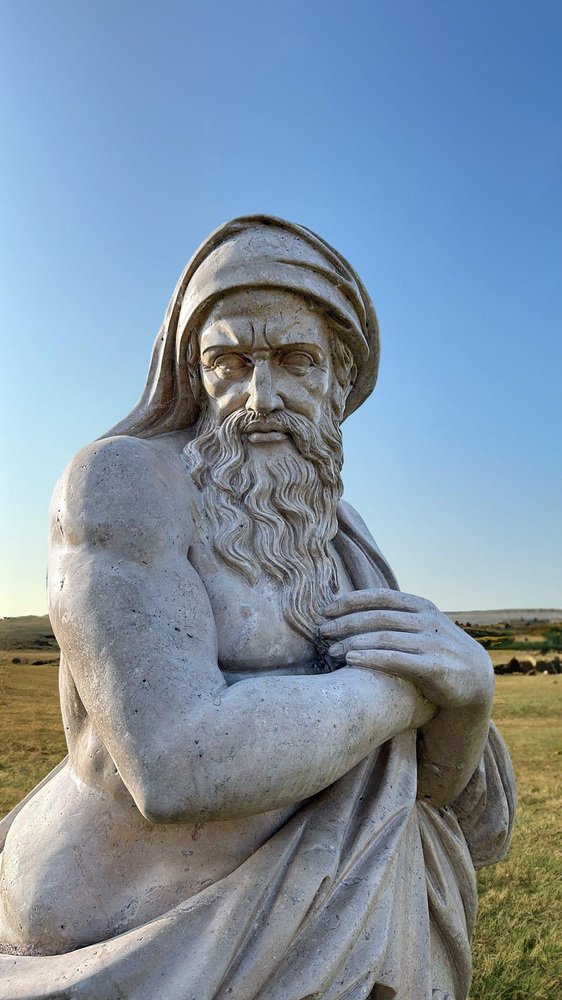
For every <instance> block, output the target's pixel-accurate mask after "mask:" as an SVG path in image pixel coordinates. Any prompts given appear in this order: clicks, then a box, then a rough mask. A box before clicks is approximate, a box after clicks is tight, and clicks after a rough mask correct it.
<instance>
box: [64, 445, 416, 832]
mask: <svg viewBox="0 0 562 1000" xmlns="http://www.w3.org/2000/svg"><path fill="white" fill-rule="evenodd" d="M192 489H193V487H192V486H191V484H190V480H189V476H188V473H187V470H186V469H185V468H184V466H183V463H181V461H180V460H179V459H178V457H177V456H176V455H175V453H174V454H172V452H171V450H169V449H168V445H166V444H165V443H163V442H162V441H159V442H158V441H157V442H145V441H140V440H137V439H132V438H114V439H109V440H107V441H103V442H100V443H97V444H95V445H92V446H90V447H89V448H87V449H85V450H84V451H83V452H81V453H80V454H79V455H78V456H77V458H76V459H75V460H74V462H73V463H72V465H71V466H70V468H69V470H68V471H67V473H66V474H65V475H64V476H63V479H62V480H61V483H60V485H59V487H58V489H57V492H56V494H55V498H54V501H53V520H52V525H53V526H52V546H51V557H50V563H49V595H50V612H51V618H52V622H53V626H54V629H55V632H56V635H57V638H58V640H59V643H60V645H61V649H62V650H63V652H64V654H65V657H66V659H67V662H68V664H69V666H70V669H71V671H72V674H73V677H74V681H75V683H76V687H77V690H78V693H79V695H80V697H81V699H82V701H83V703H84V706H85V708H86V711H87V712H88V715H89V716H90V718H91V720H92V722H93V725H94V726H95V728H96V730H97V732H98V734H99V736H100V738H101V739H102V740H103V742H104V744H105V746H106V747H107V749H108V751H109V753H110V755H111V757H112V758H113V761H114V763H115V766H116V768H117V769H118V771H119V773H120V775H121V778H122V780H123V782H124V783H125V785H126V787H127V788H128V790H129V792H130V793H131V795H132V796H133V798H134V800H135V802H136V804H137V806H138V808H139V810H140V811H141V812H142V813H143V815H144V816H146V817H147V818H148V819H150V820H152V821H154V822H158V821H160V822H172V821H181V820H187V819H192V818H195V817H204V818H228V817H232V816H240V815H245V814H251V813H256V812H262V811H266V810H268V809H272V808H276V807H281V806H284V805H288V804H290V803H292V802H294V801H297V800H299V799H302V798H305V797H307V796H309V795H311V794H313V793H315V792H317V791H319V790H320V789H321V788H323V787H325V786H327V785H328V784H330V783H331V782H332V781H334V780H335V779H336V778H338V777H340V776H341V775H342V774H343V773H345V772H346V771H347V770H349V769H350V768H351V767H353V766H354V765H355V764H356V763H357V762H358V761H359V760H361V759H362V758H363V757H364V756H366V755H367V754H368V753H369V752H370V751H371V750H372V749H374V748H375V747H376V746H378V745H380V744H381V743H383V742H385V741H386V740H387V739H389V738H390V737H392V736H394V735H395V734H396V733H398V732H401V731H403V730H404V729H406V728H408V727H411V726H417V725H420V724H421V723H422V722H425V721H426V720H427V718H428V714H429V713H428V711H427V706H426V704H425V703H424V702H423V699H422V698H421V697H420V696H419V695H418V694H417V692H416V691H415V689H414V687H413V685H411V684H409V683H408V682H407V681H403V680H401V679H398V678H395V677H388V676H385V675H383V674H377V673H370V672H367V671H364V670H357V669H353V668H343V669H341V670H339V671H337V672H335V673H334V674H330V675H326V676H309V677H271V678H256V679H255V680H245V681H242V682H239V683H237V684H234V685H232V686H231V687H227V686H226V684H225V682H224V679H223V677H222V674H221V672H220V670H219V667H218V664H217V640H216V634H215V625H214V619H213V614H212V611H211V607H210V604H209V600H208V597H207V594H206V591H205V589H204V587H203V584H202V582H201V580H200V578H199V577H198V575H197V574H196V572H195V570H194V569H193V567H192V566H191V565H190V563H189V561H188V559H187V552H188V550H189V546H190V542H191V538H192V536H193V531H194V530H196V528H194V525H195V522H196V519H197V515H196V508H195V504H194V503H193V502H190V490H192Z"/></svg>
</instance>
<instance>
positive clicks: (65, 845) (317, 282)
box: [0, 216, 514, 1000]
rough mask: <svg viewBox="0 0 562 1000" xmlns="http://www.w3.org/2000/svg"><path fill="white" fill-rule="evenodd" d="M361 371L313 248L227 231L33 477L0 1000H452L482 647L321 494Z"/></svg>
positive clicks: (336, 496)
mask: <svg viewBox="0 0 562 1000" xmlns="http://www.w3.org/2000/svg"><path fill="white" fill-rule="evenodd" d="M378 357H379V340H378V326H377V320H376V316H375V313H374V310H373V306H372V304H371V301H370V299H369V296H368V295H367V293H366V291H365V289H364V287H363V285H362V284H361V281H360V280H359V278H358V276H357V275H356V273H355V271H354V270H353V268H352V267H351V266H350V265H349V264H348V263H347V261H346V260H344V258H343V257H342V256H341V255H340V254H338V253H337V252H336V251H335V250H333V249H332V248H331V247H329V246H328V244H326V243H325V242H324V241H323V240H321V239H320V238H319V237H317V236H315V235H314V234H313V233H311V232H310V231H308V230H306V229H304V228H302V227H300V226H297V225H293V224H290V223H287V222H283V221H282V220H279V219H273V218H270V217H264V216H256V217H251V218H246V219H238V220H234V221H233V222H231V223H228V224H226V225H224V226H222V227H221V228H220V229H218V230H217V231H216V232H215V233H213V234H212V235H211V236H210V237H209V239H208V240H206V241H205V243H204V244H203V245H202V246H201V247H200V248H199V250H197V252H196V253H195V255H194V256H193V258H192V259H191V261H190V262H189V264H188V265H187V267H186V269H185V271H184V273H183V275H182V276H181V278H180V281H179V283H178V285H177V287H176V290H175V292H174V295H173V297H172V299H171V302H170V305H169V307H168V310H167V313H166V317H165V320H164V323H163V326H162V328H161V330H160V331H159V333H158V336H157V338H156V341H155V345H154V349H153V355H152V361H151V366H150V372H149V376H148V380H147V384H146V388H145V390H144V393H143V395H142V397H141V399H140V400H139V403H138V404H137V406H136V407H135V408H134V409H133V410H132V412H131V413H130V414H129V415H128V416H127V417H126V418H125V419H124V420H123V421H122V422H121V423H120V424H118V425H117V426H116V427H115V428H113V429H112V431H111V432H109V433H108V434H107V435H105V436H104V437H103V438H101V439H100V440H98V441H95V442H94V443H93V444H89V445H87V446H86V447H85V448H84V449H82V451H80V452H79V453H78V455H77V456H76V458H75V459H74V460H73V461H72V462H71V463H70V465H69V467H68V468H67V469H66V470H65V472H64V473H63V476H62V478H61V480H60V481H59V483H58V485H57V488H56V491H55V495H54V498H53V503H52V519H51V524H52V527H51V542H50V555H49V574H48V576H49V607H50V615H51V620H52V623H53V628H54V630H55V634H56V636H57V639H58V641H59V643H60V646H61V654H62V655H61V705H62V714H63V719H64V725H65V731H66V736H67V742H68V758H67V759H65V760H64V761H63V762H62V763H61V765H60V766H59V767H58V768H56V769H55V771H54V772H53V773H52V775H50V776H49V777H48V778H47V779H46V780H45V781H44V782H42V783H41V785H39V786H38V787H37V788H36V789H34V791H33V792H32V793H31V794H30V795H29V796H28V797H27V799H25V800H24V802H23V803H21V804H20V806H18V807H17V808H16V809H15V810H13V812H12V813H11V814H10V815H9V816H8V817H6V819H5V820H4V821H3V823H2V825H1V827H0V832H1V841H0V842H1V843H3V850H2V854H1V881H0V941H1V942H2V945H1V950H2V954H1V955H0V998H3V1000H8V998H9V1000H23V998H28V1000H29V998H39V997H51V998H55V997H57V998H60V997H72V998H74V997H82V998H87V1000H95V998H101V1000H113V998H115V1000H117V998H131V1000H152V998H164V1000H189V998H191V1000H219V998H221V1000H223V998H224V1000H226V998H229V997H230V998H235V1000H258V998H259V1000H305V998H318V1000H319V998H322V1000H343V998H347V1000H366V998H368V997H371V998H376V1000H383V998H391V997H396V998H398V1000H428V998H430V997H432V996H440V997H443V996H448V997H450V998H451V1000H465V998H466V997H467V994H468V988H469V982H470V971H471V961H470V936H471V932H472V928H473V924H474V918H475V912H476V893H475V876H474V868H475V866H478V865H483V864H491V863H493V862H495V861H497V860H498V859H500V858H502V857H503V856H504V854H505V852H506V850H507V845H508V841H509V835H510V829H511V823H512V818H513V805H514V784H513V775H512V771H511V766H510V763H509V756H508V754H507V751H506V749H505V746H504V744H503V742H502V740H501V737H500V736H499V734H498V732H497V730H496V729H495V727H494V726H493V724H491V722H490V710H491V703H492V693H493V671H492V668H491V664H490V661H489V658H488V656H487V654H486V653H485V652H484V650H483V649H482V648H481V647H480V646H479V645H478V644H477V643H476V642H474V641H473V640H472V639H471V638H470V637H468V636H467V635H466V634H465V633H464V632H463V631H461V630H460V629H458V628H457V627H456V626H455V625H454V624H453V623H452V622H451V621H449V619H448V618H447V617H446V616H445V615H444V614H442V613H441V612H440V611H439V610H438V609H437V608H436V607H435V605H434V604H432V603H431V601H428V600H426V599H424V598H422V597H418V596H414V595H411V594H405V593H402V592H401V591H400V590H399V589H398V585H397V583H396V580H395V578H394V575H393V573H392V571H391V569H390V567H389V565H388V563H387V562H386V560H385V559H384V557H383V556H382V555H381V553H380V552H379V550H378V548H377V546H376V545H375V543H374V541H373V539H372V538H371V535H370V533H369V531H368V529H367V527H366V526H365V524H364V523H363V521H362V520H361V518H360V517H359V515H358V514H357V513H356V512H355V511H354V510H353V509H352V508H351V507H350V506H349V505H348V504H346V503H345V502H344V501H343V500H342V482H341V475H340V473H341V467H342V461H343V454H342V438H341V430H340V426H341V423H342V421H343V420H344V419H345V417H346V416H347V415H348V414H349V413H351V412H352V411H353V410H355V409H356V408H357V407H358V406H360V405H361V403H362V402H363V401H364V400H365V399H366V398H367V396H368V395H369V393H370V392H371V391H372V389H373V387H374V385H375V381H376V377H377V368H378ZM368 448H369V445H367V447H366V460H369V457H368V453H367V452H368ZM414 503H415V498H412V504H414Z"/></svg>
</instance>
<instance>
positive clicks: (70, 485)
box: [51, 435, 197, 559]
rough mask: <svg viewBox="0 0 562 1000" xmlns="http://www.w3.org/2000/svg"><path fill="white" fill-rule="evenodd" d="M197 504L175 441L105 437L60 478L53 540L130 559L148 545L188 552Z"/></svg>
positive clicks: (164, 437) (169, 438)
mask: <svg viewBox="0 0 562 1000" xmlns="http://www.w3.org/2000/svg"><path fill="white" fill-rule="evenodd" d="M196 504H197V500H196V491H195V487H194V486H193V482H192V480H191V476H190V473H189V471H188V468H187V466H186V464H185V462H184V461H183V460H182V456H181V447H180V445H179V443H178V440H177V435H162V436H161V437H158V438H151V439H142V438H135V437H127V436H115V437H110V438H105V439H103V440H101V441H94V442H92V443H91V444H88V445H86V447H85V448H82V449H81V450H80V451H79V452H78V454H77V455H75V457H74V458H73V459H72V461H71V462H70V463H69V465H68V466H67V468H66V469H65V471H64V473H63V475H62V476H61V479H60V480H59V482H58V484H57V486H56V488H55V493H54V496H53V501H52V507H51V526H52V541H53V542H54V543H56V542H57V541H58V542H61V541H63V540H64V543H65V544H66V545H71V546H72V545H81V544H86V545H88V546H100V547H101V548H104V547H108V548H111V549H119V550H121V553H122V555H123V556H125V557H128V558H133V559H134V558H136V557H137V556H143V555H146V554H147V553H146V551H145V550H146V547H147V545H148V547H149V548H150V549H151V550H154V547H156V549H160V548H161V547H162V546H164V547H165V548H169V546H170V544H172V545H173V546H174V547H175V546H177V545H181V547H182V548H183V549H184V551H186V548H185V547H186V546H187V547H188V546H189V544H190V540H191V526H192V525H193V523H194V518H193V510H194V508H195V507H196ZM151 554H152V555H155V554H156V551H152V552H151Z"/></svg>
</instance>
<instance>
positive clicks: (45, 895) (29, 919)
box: [4, 435, 350, 951]
mask: <svg viewBox="0 0 562 1000" xmlns="http://www.w3.org/2000/svg"><path fill="white" fill-rule="evenodd" d="M183 443H184V437H183V436H181V435H169V436H167V437H166V438H163V439H161V440H156V441H154V442H151V443H150V444H141V445H140V449H141V450H142V451H143V452H144V454H145V460H146V462H147V466H146V471H147V472H149V473H152V475H153V477H154V481H156V482H157V483H158V485H159V488H160V489H162V490H166V489H168V490H171V489H175V490H176V491H177V490H178V486H180V484H181V492H179V493H178V503H177V506H176V509H175V519H174V520H170V521H168V522H167V525H166V532H167V535H168V537H169V538H173V537H174V536H177V535H181V536H183V537H184V538H185V539H186V542H187V543H188V544H187V547H186V549H185V559H186V563H187V561H188V556H189V562H190V563H191V565H192V566H193V567H194V568H195V570H196V572H197V574H198V576H199V578H200V580H201V587H200V594H199V597H200V602H201V604H202V606H203V608H204V609H205V611H206V610H207V608H206V604H207V600H206V598H207V597H208V600H209V603H210V608H211V609H212V619H213V620H214V622H215V624H216V636H217V648H218V663H219V665H220V667H221V672H222V674H223V677H224V680H225V682H226V684H229V685H230V684H231V683H233V682H234V681H238V680H241V679H243V678H244V677H247V678H251V677H252V675H260V674H261V675H269V676H275V675H282V674H285V675H291V674H306V673H314V672H316V671H317V669H318V668H317V665H316V663H317V656H316V650H315V648H314V647H313V645H312V644H311V643H310V642H309V641H308V640H306V639H305V638H303V637H302V636H300V635H298V634H297V633H296V632H295V631H294V630H292V629H291V628H290V626H289V625H288V624H287V623H286V622H285V620H284V618H283V615H282V612H281V600H280V593H279V587H278V586H276V585H275V584H273V583H272V582H268V584H267V585H265V586H261V587H260V588H252V587H250V586H249V584H248V583H247V582H246V581H245V580H244V579H243V578H241V577H240V575H239V574H236V573H234V572H233V571H232V570H230V569H229V568H228V567H226V566H225V565H224V563H222V562H221V561H220V560H219V559H218V557H217V555H216V553H214V552H213V548H212V543H211V541H210V538H209V532H208V527H207V525H206V517H205V513H204V510H203V506H202V503H201V499H200V497H199V496H198V493H197V490H196V489H195V488H194V486H193V484H192V482H191V480H190V476H189V472H188V470H187V468H186V465H185V463H184V462H183V461H182V458H181V450H182V447H183ZM128 445H129V448H128V447H127V446H128ZM129 449H130V450H131V451H132V455H131V456H130V458H129V457H128V456H127V451H128V450H129ZM138 449H139V443H138V442H134V443H132V448H131V447H130V443H129V442H124V447H123V448H122V449H119V447H117V448H116V449H115V450H116V452H117V457H118V459H119V461H118V463H116V464H115V466H114V474H115V480H114V482H113V483H108V484H107V485H108V486H109V488H112V487H113V488H116V489H117V491H118V502H119V503H120V504H122V507H123V509H124V510H127V509H130V508H131V507H132V506H133V505H137V504H142V503H143V498H142V496H139V495H138V494H136V495H135V496H134V497H132V496H130V495H128V490H127V485H126V480H127V471H128V470H127V464H128V461H134V460H135V457H136V456H135V452H136V451H137V450H138ZM159 459H161V460H159ZM121 463H123V464H122V465H121ZM170 470H173V471H174V474H173V475H170V474H169V472H170ZM163 471H164V472H165V474H166V478H165V479H164V480H162V473H163ZM137 482H138V480H137ZM64 490H65V485H64V483H63V486H62V492H63V493H64ZM59 500H60V503H61V504H62V506H64V504H65V497H64V496H61V497H60V498H59ZM147 502H148V498H147ZM63 518H64V514H63V513H62V510H61V516H60V518H59V521H58V524H59V525H60V524H62V522H63ZM56 523H57V522H56V521H55V524H56ZM58 530H59V531H60V527H59V528H58ZM63 530H64V528H63ZM339 578H340V583H341V587H342V592H344V591H346V590H349V589H350V584H349V580H348V578H347V575H346V573H345V570H344V568H343V566H342V565H341V563H340V564H339ZM60 582H61V583H62V580H61V581H60ZM59 586H60V583H59ZM172 586H173V583H172ZM167 596H168V597H169V598H170V600H171V601H172V609H171V610H173V613H174V614H178V613H179V620H180V621H181V620H182V619H184V620H185V616H184V614H182V611H185V609H181V607H180V608H178V606H177V605H178V597H179V595H176V594H174V593H173V592H171V593H169V594H168V595H167ZM209 618H210V616H209ZM173 627H174V629H175V628H177V627H179V626H173ZM181 627H185V630H186V632H188V631H189V628H190V627H189V624H185V626H183V622H182V626H181ZM206 628H207V630H208V631H209V632H210V633H211V634H212V632H213V631H214V630H213V629H212V627H211V628H209V623H207V625H206ZM187 638H189V637H187ZM140 655H141V659H142V656H143V651H142V644H141V646H140ZM146 655H147V656H148V651H147V654H146ZM148 666H149V664H147V667H148ZM76 668H78V669H76ZM81 673H82V670H81V665H80V664H78V663H73V658H72V656H69V657H66V659H63V662H62V676H61V700H62V712H63V719H64V725H65V728H66V732H67V738H68V742H69V753H70V767H69V768H67V769H65V770H64V771H63V772H61V774H60V775H58V776H57V778H56V779H55V780H56V787H55V788H53V787H52V785H51V786H50V787H49V788H48V789H45V790H44V792H43V793H39V795H38V796H36V798H35V799H34V800H33V802H32V803H30V804H29V806H28V807H27V811H26V814H25V815H24V816H21V817H20V818H19V819H17V820H16V821H15V824H14V829H13V834H12V836H11V837H10V842H9V843H8V850H7V852H6V855H5V858H4V865H5V872H6V874H7V878H8V879H10V875H11V874H12V873H11V871H10V869H11V866H12V864H14V865H17V875H16V886H17V888H19V892H17V893H16V896H15V898H13V899H12V902H11V907H12V910H13V912H14V915H16V917H17V921H18V924H19V925H20V926H21V928H22V930H23V934H24V939H25V940H27V941H28V942H29V946H30V947H31V948H33V949H34V950H38V951H58V950H63V949H68V948H70V947H75V946H77V945H80V944H85V943H88V942H89V941H92V940H100V939H104V938H106V937H110V936H112V935H114V934H116V933H119V932H120V931H122V930H125V929H128V928H129V927H134V926H138V925H140V924H141V923H143V922H145V921H146V920H150V919H152V918H153V917H155V916H157V915H159V914H160V913H163V912H165V911H166V910H167V909H169V908H170V907H171V906H174V905H175V903H177V901H178V895H179V894H180V893H181V898H182V899H185V898H188V897H189V895H192V894H194V893H196V892H198V891H199V890H200V889H201V888H203V887H204V886H205V885H208V884H211V883H212V882H215V881H216V880H217V879H219V878H221V877H223V876H224V875H226V874H228V873H229V872H231V871H233V870H234V869H235V868H236V867H238V865H240V864H241V863H242V862H243V861H244V860H245V859H246V858H247V857H248V856H249V855H250V854H251V853H252V852H253V851H254V850H255V849H256V848H257V847H258V846H259V845H260V844H261V843H263V842H264V841H265V840H266V839H267V838H268V837H269V836H270V835H271V834H272V833H273V832H274V831H275V830H276V829H277V828H278V827H279V826H280V825H281V824H282V823H283V822H284V821H285V820H286V819H287V817H288V816H289V815H290V814H291V813H292V812H293V811H294V810H295V809H296V808H297V807H298V802H295V803H294V804H291V805H289V806H287V807H285V808H282V809H274V810H268V811H267V812H265V813H258V814H256V815H250V816H247V817H244V818H243V819H229V820H223V821H213V820H203V821H201V820H195V821H194V822H186V823H170V824H166V823H159V824H158V825H155V824H153V823H151V822H149V821H148V820H147V819H146V818H145V817H144V816H143V815H142V814H141V813H140V811H139V810H138V808H137V806H136V804H135V802H134V800H133V799H132V797H131V795H130V794H129V792H128V791H127V789H126V787H125V785H124V783H123V781H122V779H121V777H120V775H119V774H118V772H117V770H116V768H115V765H114V763H113V760H112V758H111V756H110V754H109V752H108V750H107V748H106V746H105V745H104V743H103V740H102V739H101V738H100V736H99V735H98V733H97V731H96V726H95V722H94V721H93V719H92V718H91V717H90V716H89V714H88V712H87V711H86V709H85V708H84V704H83V702H82V700H81V699H80V696H79V694H78V692H77V689H76V684H75V681H74V676H76V675H78V677H79V676H80V674H81ZM165 673H166V667H165V664H164V663H162V664H161V665H160V666H159V667H157V668H156V669H151V670H150V677H149V678H147V679H146V681H147V684H148V685H149V691H150V698H151V702H152V704H153V707H154V714H155V716H157V715H158V687H159V685H165V684H166V676H165ZM142 683H143V681H142V679H141V684H142ZM147 749H148V747H147ZM178 766H181V764H180V763H179V762H178ZM30 808H31V809H32V810H33V813H34V816H33V817H30V814H29V810H30ZM10 845H13V847H14V851H15V849H16V847H17V857H16V856H13V857H11V856H10ZM85 904H86V905H85ZM80 912H82V913H83V914H84V921H83V926H80V921H79V920H77V919H76V914H77V913H80ZM69 914H73V918H72V920H70V919H69Z"/></svg>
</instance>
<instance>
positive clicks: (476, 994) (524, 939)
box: [0, 649, 562, 1000]
mask: <svg viewBox="0 0 562 1000" xmlns="http://www.w3.org/2000/svg"><path fill="white" fill-rule="evenodd" d="M14 656H15V657H16V658H18V659H19V660H20V661H21V662H20V663H12V659H13V658H14ZM41 656H42V657H43V659H44V660H47V661H49V660H50V661H51V662H46V663H43V664H42V665H37V666H32V665H31V662H32V660H36V659H37V658H38V652H37V649H35V650H33V651H26V650H21V649H19V650H11V651H10V650H4V651H2V652H1V653H0V709H1V715H2V727H1V733H0V762H1V763H0V814H4V813H5V812H7V811H8V810H9V809H10V808H11V807H12V806H13V805H15V804H16V803H17V802H18V801H19V800H20V799H21V798H22V797H23V796H24V795H25V794H26V793H27V792H28V791H30V789H31V788H32V787H33V786H34V785H35V784H36V783H37V782H38V781H39V780H40V779H41V778H42V777H43V776H44V775H45V774H47V772H48V771H49V770H51V769H52V768H53V767H54V766H55V765H56V764H57V763H58V761H59V760H60V759H61V758H62V757H63V756H64V754H65V753H66V747H65V741H64V736H63V732H62V724H61V719H60V712H59V702H58V687H57V662H56V660H57V657H56V654H55V653H54V652H53V651H51V650H47V652H45V653H44V654H41ZM494 714H495V719H496V721H497V722H498V723H499V725H500V728H501V730H502V733H503V734H504V736H505V738H506V740H507V742H508V745H509V747H510V750H511V753H512V757H513V761H514V765H515V770H516V774H517V782H518V796H519V808H518V819H517V825H516V829H515V834H514V838H513V843H512V847H511V852H510V856H509V858H508V860H507V861H505V862H503V863H502V864H499V865H496V866H495V867H493V868H489V869H485V870H483V871H482V872H481V873H480V875H479V879H478V882H479V891H480V915H479V920H478V926H477V930H476V936H475V940H474V980H473V985H472V991H471V995H470V996H471V1000H558V998H560V997H562V958H561V956H562V919H561V918H562V857H561V855H562V850H561V848H562V836H561V826H562V824H561V821H560V814H561V805H562V787H561V785H562V779H561V771H562V675H558V676H552V675H548V676H543V675H538V676H530V677H526V676H515V677H499V678H498V679H497V689H496V699H495V713H494Z"/></svg>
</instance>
